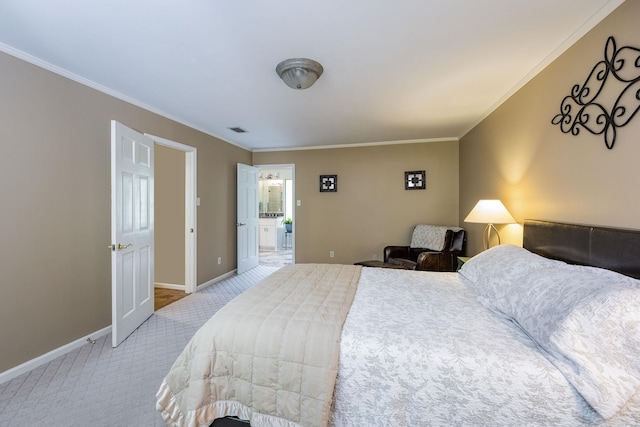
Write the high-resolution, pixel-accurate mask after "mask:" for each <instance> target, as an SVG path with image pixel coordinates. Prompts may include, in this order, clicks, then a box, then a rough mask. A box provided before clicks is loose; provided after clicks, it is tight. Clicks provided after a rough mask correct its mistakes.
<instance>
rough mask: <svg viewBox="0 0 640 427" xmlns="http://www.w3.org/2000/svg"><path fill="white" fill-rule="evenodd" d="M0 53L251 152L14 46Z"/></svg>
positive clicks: (2, 48) (5, 46)
mask: <svg viewBox="0 0 640 427" xmlns="http://www.w3.org/2000/svg"><path fill="white" fill-rule="evenodd" d="M0 51H1V52H4V53H6V54H7V55H11V56H14V57H16V58H18V59H22V60H23V61H26V62H28V63H30V64H33V65H35V66H37V67H40V68H43V69H45V70H47V71H51V72H52V73H54V74H57V75H59V76H62V77H66V78H67V79H69V80H73V81H74V82H76V83H80V84H81V85H84V86H87V87H90V88H91V89H95V90H97V91H99V92H102V93H104V94H106V95H109V96H113V97H114V98H118V99H120V100H122V101H125V102H128V103H129V104H133V105H135V106H136V107H140V108H143V109H145V110H147V111H151V112H152V113H156V114H158V115H160V116H162V117H165V118H167V119H170V120H173V121H174V122H177V123H181V124H183V125H185V126H188V127H190V128H191V129H195V130H197V131H200V132H202V133H204V134H207V135H210V136H213V137H214V138H218V139H219V140H221V141H224V142H226V143H228V144H231V145H235V146H236V147H239V148H242V149H243V150H247V151H251V149H250V148H247V147H243V146H242V145H240V144H238V143H237V142H233V141H230V140H228V139H226V138H223V137H221V136H219V135H216V134H214V133H211V131H208V130H206V129H203V128H201V127H199V126H196V125H194V124H193V123H189V122H187V121H185V120H183V119H181V118H180V117H177V116H174V115H173V114H169V113H167V112H166V111H163V110H160V109H159V108H156V107H152V106H151V105H149V104H146V103H144V102H142V101H139V100H137V99H135V98H132V97H130V96H127V95H124V94H122V93H120V92H118V91H115V90H113V89H111V88H108V87H106V86H103V85H101V84H100V83H96V82H94V81H93V80H89V79H87V78H85V77H82V76H79V75H78V74H75V73H72V72H71V71H69V70H65V69H64V68H61V67H58V66H57V65H54V64H51V63H50V62H47V61H45V60H43V59H40V58H37V57H35V56H33V55H31V54H29V53H26V52H23V51H21V50H19V49H16V48H15V47H13V46H9V45H8V44H5V43H2V42H0Z"/></svg>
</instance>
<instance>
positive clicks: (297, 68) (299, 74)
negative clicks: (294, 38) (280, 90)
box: [276, 58, 324, 89]
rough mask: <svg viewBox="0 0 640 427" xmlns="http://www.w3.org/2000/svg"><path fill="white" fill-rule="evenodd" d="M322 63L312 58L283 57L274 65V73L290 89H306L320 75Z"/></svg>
mask: <svg viewBox="0 0 640 427" xmlns="http://www.w3.org/2000/svg"><path fill="white" fill-rule="evenodd" d="M323 71H324V69H323V68H322V65H320V64H319V63H318V62H316V61H314V60H313V59H307V58H291V59H285V60H284V61H282V62H281V63H279V64H278V66H277V67H276V73H278V76H280V78H281V79H282V80H284V82H285V83H286V84H287V86H289V87H290V88H292V89H307V88H308V87H311V85H313V84H314V83H315V82H316V80H318V78H320V76H321V75H322V72H323Z"/></svg>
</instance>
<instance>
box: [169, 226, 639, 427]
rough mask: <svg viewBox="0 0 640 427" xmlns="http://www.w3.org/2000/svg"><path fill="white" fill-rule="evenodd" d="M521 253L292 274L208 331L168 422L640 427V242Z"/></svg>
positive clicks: (634, 236)
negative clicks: (423, 265)
mask: <svg viewBox="0 0 640 427" xmlns="http://www.w3.org/2000/svg"><path fill="white" fill-rule="evenodd" d="M523 246H524V248H520V247H516V246H513V245H499V246H497V247H494V248H491V249H489V250H487V251H485V252H483V253H481V254H479V255H476V256H475V257H473V258H471V259H470V260H469V261H468V262H467V263H465V264H464V266H463V267H462V268H461V270H460V271H459V272H456V273H437V272H422V271H405V270H394V269H379V268H362V267H361V266H337V265H321V264H320V265H318V264H308V265H306V264H302V265H295V266H291V267H286V268H283V269H280V270H278V272H276V273H274V275H272V276H270V277H269V278H267V279H266V280H265V281H264V282H261V283H259V284H257V285H255V286H254V287H253V288H251V289H250V290H248V291H247V292H245V293H243V294H242V295H240V296H238V297H237V298H236V299H234V300H233V301H232V302H231V303H229V304H228V305H227V306H225V307H223V309H221V310H220V311H219V312H218V313H216V314H215V315H214V316H213V317H212V318H211V319H210V320H209V321H208V322H207V324H205V325H204V326H203V327H202V328H201V330H200V331H198V333H197V334H196V335H195V336H194V338H193V339H192V340H191V341H190V343H189V344H188V345H187V347H186V348H185V350H184V351H183V353H182V354H181V355H180V357H179V358H178V359H177V360H176V363H175V364H174V365H173V367H172V368H171V370H170V372H169V373H168V375H167V377H166V378H165V379H164V381H163V383H162V385H161V386H160V389H159V391H158V393H157V409H158V410H159V411H160V412H161V413H162V415H163V418H164V419H165V421H166V422H167V424H168V425H176V426H183V425H185V426H186V425H189V426H208V425H211V424H212V423H213V424H214V425H215V426H218V425H219V421H220V420H221V419H224V418H223V417H228V416H233V417H236V418H237V419H239V420H247V421H250V422H251V425H252V426H256V427H257V426H270V427H279V426H283V427H285V426H286V427H296V426H305V427H307V426H325V425H329V426H336V427H337V426H340V427H347V426H362V425H367V426H377V425H379V426H387V425H397V426H484V425H486V426H516V425H517V426H596V425H597V426H612V427H618V426H633V425H640V281H638V277H640V232H639V231H636V230H626V229H616V228H607V227H595V226H587V225H575V224H561V223H554V222H546V221H531V220H528V221H525V225H524V244H523ZM225 336H226V338H224V337H225ZM225 422H229V421H225ZM240 425H245V426H246V425H247V424H240Z"/></svg>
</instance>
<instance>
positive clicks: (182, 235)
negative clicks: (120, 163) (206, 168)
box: [148, 135, 197, 310]
mask: <svg viewBox="0 0 640 427" xmlns="http://www.w3.org/2000/svg"><path fill="white" fill-rule="evenodd" d="M148 136H149V137H151V138H152V139H153V140H154V141H155V143H156V144H155V162H154V163H155V185H154V193H155V200H154V202H155V206H154V211H155V212H154V222H155V238H154V258H155V262H154V265H155V268H154V270H155V272H154V273H155V274H154V278H155V280H154V282H155V283H154V290H155V292H154V293H155V298H154V302H155V304H154V309H155V310H158V309H159V308H162V307H164V306H166V305H169V304H171V303H172V302H175V301H177V300H179V299H181V298H183V297H185V296H186V295H188V294H189V293H192V292H195V291H196V252H195V247H196V246H195V245H196V227H195V226H196V204H197V199H196V174H195V167H196V149H195V148H194V147H190V146H186V145H183V144H180V143H177V142H174V141H170V140H166V139H164V138H160V137H157V136H153V135H148Z"/></svg>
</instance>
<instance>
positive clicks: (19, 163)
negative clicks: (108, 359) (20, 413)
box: [0, 53, 251, 372]
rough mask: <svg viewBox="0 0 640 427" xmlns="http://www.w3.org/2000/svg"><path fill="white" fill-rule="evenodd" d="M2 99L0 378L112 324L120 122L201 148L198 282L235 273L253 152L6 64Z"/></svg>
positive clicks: (14, 62) (3, 59)
mask: <svg viewBox="0 0 640 427" xmlns="http://www.w3.org/2000/svg"><path fill="white" fill-rule="evenodd" d="M0 93H1V94H2V96H0V144H1V145H2V152H3V154H2V156H0V197H1V198H2V208H1V209H0V236H2V242H3V244H2V246H1V249H0V271H1V272H2V283H1V285H0V286H1V287H2V297H1V298H0V325H1V326H0V342H1V343H2V346H0V372H2V371H5V370H7V369H9V368H12V367H14V366H16V365H18V364H20V363H23V362H26V361H28V360H30V359H32V358H34V357H37V356H40V355H42V354H44V353H46V352H48V351H50V350H53V349H56V348H58V347H60V346H62V345H65V344H67V343H69V342H72V341H73V340H76V339H79V338H82V337H83V336H84V335H86V334H90V333H92V332H94V331H97V330H100V329H102V328H105V327H107V326H109V325H110V324H111V268H110V265H111V255H110V252H109V250H108V249H107V245H108V244H109V243H110V120H112V119H115V120H118V121H120V122H122V123H123V124H125V125H127V126H129V127H131V128H133V129H135V130H137V131H139V132H148V133H151V134H153V135H158V136H161V137H164V138H167V139H170V140H173V141H177V142H180V143H183V144H187V145H191V146H194V147H196V148H197V149H198V177H197V179H198V195H199V197H200V198H201V201H202V203H201V206H200V207H199V208H198V272H197V280H198V283H204V282H207V281H209V280H211V279H214V278H216V277H218V276H221V275H223V274H224V273H227V272H229V271H232V270H233V269H234V268H235V266H236V265H235V251H236V249H235V248H236V242H235V209H236V207H235V204H236V196H235V193H236V190H235V184H234V183H235V179H236V163H237V162H243V163H250V162H251V153H250V152H248V151H246V150H243V149H240V148H238V147H235V146H233V145H230V144H227V143H225V142H223V141H220V140H218V139H216V138H213V137H211V136H208V135H205V134H203V133H201V132H198V131H196V130H193V129H190V128H188V127H186V126H183V125H180V124H178V123H175V122H173V121H171V120H168V119H165V118H163V117H160V116H158V115H156V114H153V113H150V112H148V111H145V110H143V109H141V108H138V107H135V106H132V105H130V104H128V103H126V102H123V101H120V100H118V99H116V98H113V97H110V96H108V95H105V94H103V93H100V92H98V91H95V90H93V89H90V88H88V87H86V86H83V85H80V84H78V83H75V82H72V81H70V80H68V79H66V78H63V77H60V76H58V75H55V74H53V73H50V72H48V71H45V70H43V69H41V68H38V67H36V66H33V65H31V64H28V63H26V62H24V61H21V60H19V59H16V58H14V57H11V56H9V55H6V54H3V53H0ZM230 183H232V184H231V185H230ZM218 256H221V257H222V264H221V265H218V264H217V262H214V261H213V260H216V259H217V257H218Z"/></svg>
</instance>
